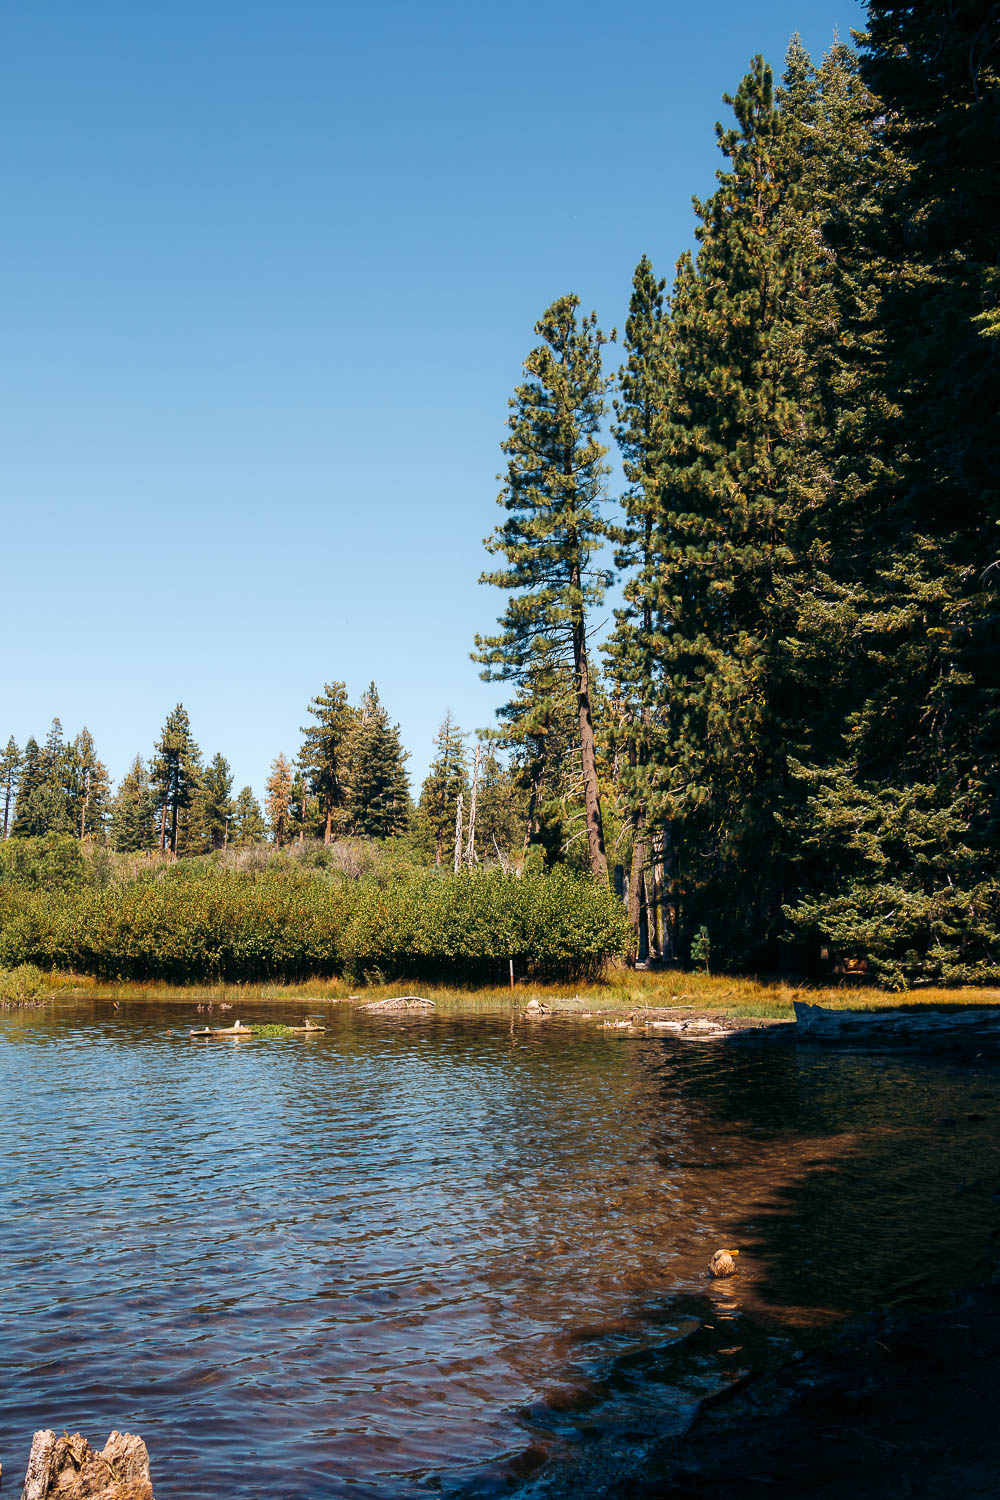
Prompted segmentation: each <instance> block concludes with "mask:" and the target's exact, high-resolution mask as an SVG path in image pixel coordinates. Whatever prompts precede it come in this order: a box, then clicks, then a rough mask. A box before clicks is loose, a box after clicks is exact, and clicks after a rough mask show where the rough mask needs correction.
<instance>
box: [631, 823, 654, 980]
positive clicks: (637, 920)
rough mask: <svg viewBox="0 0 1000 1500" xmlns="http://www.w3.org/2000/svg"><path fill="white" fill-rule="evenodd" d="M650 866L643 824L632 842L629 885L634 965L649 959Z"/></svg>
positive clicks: (647, 843) (647, 842) (636, 831)
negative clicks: (648, 896)
mask: <svg viewBox="0 0 1000 1500" xmlns="http://www.w3.org/2000/svg"><path fill="white" fill-rule="evenodd" d="M648 865H649V839H648V837H647V835H646V832H645V829H644V828H643V827H642V825H641V823H640V824H639V826H638V827H637V828H636V830H635V834H634V836H633V840H632V874H631V877H630V879H629V883H628V919H629V922H630V923H631V926H632V932H633V934H634V942H635V948H634V951H633V962H634V963H640V964H641V963H645V962H646V959H647V958H648V957H649V909H648V905H647V900H646V870H647V867H648Z"/></svg>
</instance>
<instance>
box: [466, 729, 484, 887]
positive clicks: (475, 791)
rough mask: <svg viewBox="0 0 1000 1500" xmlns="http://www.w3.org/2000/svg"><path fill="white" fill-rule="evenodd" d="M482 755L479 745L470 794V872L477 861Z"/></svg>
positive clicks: (468, 861) (467, 843)
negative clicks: (477, 808) (477, 816)
mask: <svg viewBox="0 0 1000 1500" xmlns="http://www.w3.org/2000/svg"><path fill="white" fill-rule="evenodd" d="M482 753H483V747H482V745H477V746H476V762H475V765H474V766H473V768H472V790H471V791H470V792H469V833H468V837H467V839H466V842H465V863H466V864H467V865H468V867H469V869H470V870H471V869H472V866H473V865H474V864H475V860H476V803H477V802H478V800H479V762H480V759H481V757H482Z"/></svg>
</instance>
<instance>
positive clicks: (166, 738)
mask: <svg viewBox="0 0 1000 1500" xmlns="http://www.w3.org/2000/svg"><path fill="white" fill-rule="evenodd" d="M200 777H201V751H200V750H199V749H198V746H197V744H196V743H195V740H194V737H193V735H192V734H191V721H190V719H189V718H188V716H187V713H186V712H185V710H184V705H183V704H182V703H178V705H177V707H176V708H175V709H173V710H172V711H171V713H169V714H168V715H167V719H166V722H165V724H164V726H163V729H162V730H161V731H160V738H159V740H158V741H157V743H156V746H155V748H154V751H153V760H152V763H151V766H150V783H151V786H152V790H153V794H154V796H155V798H156V801H157V805H158V807H159V810H160V853H161V854H163V853H164V852H165V851H166V850H167V849H168V848H169V850H170V852H171V854H173V855H176V854H177V853H178V835H179V832H180V819H181V816H182V814H183V813H185V812H186V811H187V809H188V808H189V807H190V806H191V803H192V801H193V800H194V795H195V792H196V790H197V787H198V783H199V781H200Z"/></svg>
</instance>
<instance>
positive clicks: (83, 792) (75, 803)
mask: <svg viewBox="0 0 1000 1500" xmlns="http://www.w3.org/2000/svg"><path fill="white" fill-rule="evenodd" d="M65 761H66V765H67V769H68V781H69V792H70V800H71V804H72V809H73V821H74V831H75V832H76V834H77V835H78V837H79V838H81V839H103V838H104V835H105V832H106V828H107V820H108V815H109V811H110V801H111V780H110V777H109V776H108V772H107V767H106V766H105V765H104V763H103V761H101V760H99V759H98V757H97V750H96V748H95V746H94V740H93V736H92V735H91V733H90V730H89V729H87V728H86V727H84V728H83V729H81V731H80V733H79V734H78V735H77V737H76V739H75V740H74V741H73V743H72V745H70V746H67V748H66V751H65Z"/></svg>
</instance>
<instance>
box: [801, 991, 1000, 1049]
mask: <svg viewBox="0 0 1000 1500" xmlns="http://www.w3.org/2000/svg"><path fill="white" fill-rule="evenodd" d="M792 1004H793V1005H794V1007H795V1021H796V1025H797V1027H798V1030H799V1031H801V1032H802V1033H803V1034H804V1035H806V1036H809V1037H816V1038H817V1039H818V1040H823V1041H864V1040H865V1039H866V1038H869V1037H871V1038H872V1039H875V1038H879V1039H881V1038H885V1037H899V1038H900V1039H906V1038H920V1037H927V1038H934V1037H941V1038H942V1039H944V1038H947V1037H962V1036H975V1035H977V1034H978V1033H983V1034H987V1035H993V1034H995V1035H1000V1009H998V1008H997V1007H995V1006H970V1007H969V1008H968V1009H959V1008H958V1007H955V1008H954V1009H950V1008H949V1009H946V1010H937V1009H934V1008H933V1007H931V1006H915V1007H914V1008H913V1009H912V1010H833V1009H831V1008H830V1007H829V1006H824V1005H810V1004H808V1002H807V1001H805V1000H794V1001H793V1002H792Z"/></svg>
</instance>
